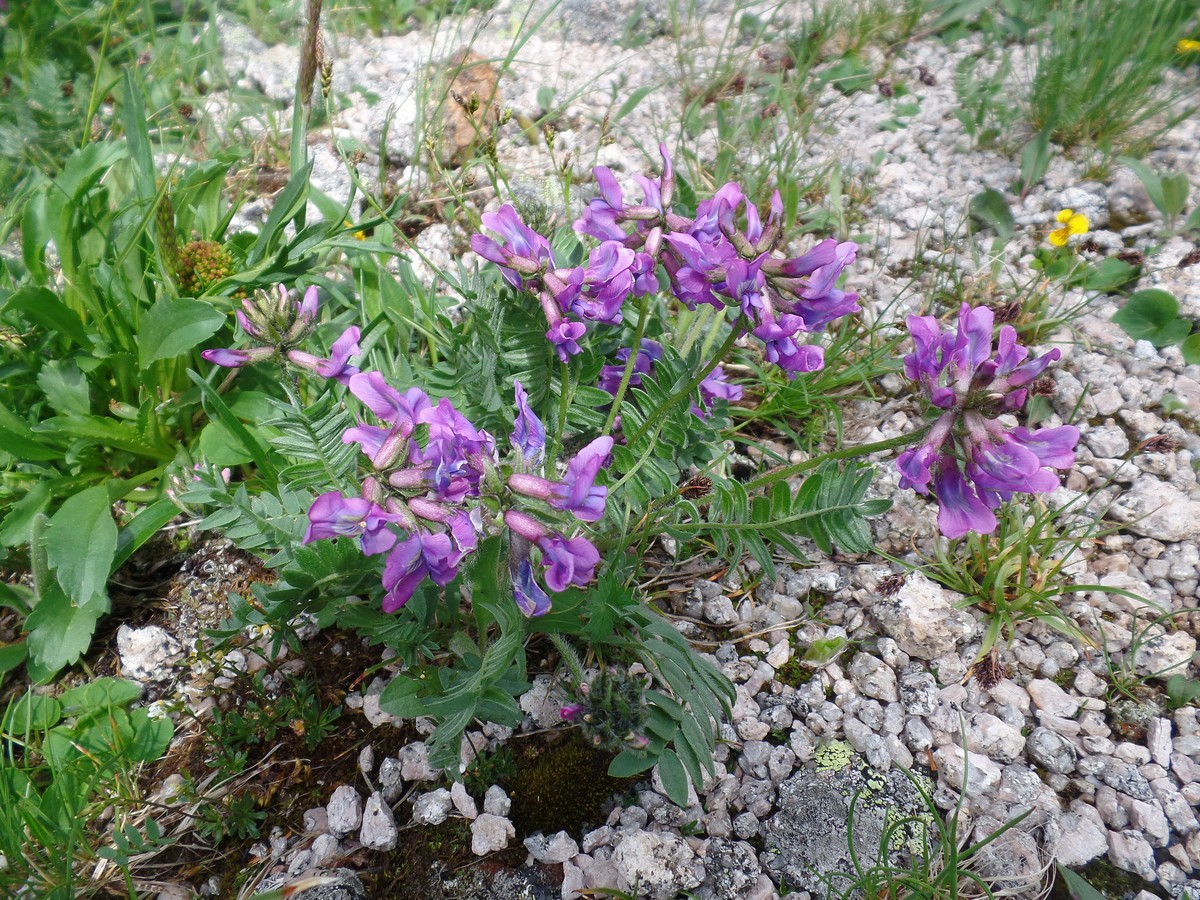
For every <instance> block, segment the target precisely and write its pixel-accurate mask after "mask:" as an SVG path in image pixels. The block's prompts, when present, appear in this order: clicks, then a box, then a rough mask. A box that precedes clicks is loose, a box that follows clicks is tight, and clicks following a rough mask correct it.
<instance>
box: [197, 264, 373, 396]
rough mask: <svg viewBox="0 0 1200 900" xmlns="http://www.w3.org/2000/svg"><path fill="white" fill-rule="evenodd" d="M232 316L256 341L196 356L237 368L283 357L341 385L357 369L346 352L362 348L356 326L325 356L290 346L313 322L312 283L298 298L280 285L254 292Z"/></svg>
mask: <svg viewBox="0 0 1200 900" xmlns="http://www.w3.org/2000/svg"><path fill="white" fill-rule="evenodd" d="M234 315H235V316H236V317H237V320H238V324H239V325H241V326H242V331H244V332H245V333H246V336H247V337H249V338H251V339H252V340H253V341H254V342H255V343H257V344H258V345H259V346H257V347H250V348H248V349H244V350H239V349H234V348H221V349H219V350H205V351H204V352H202V353H201V354H200V355H201V356H202V357H203V358H204V359H205V360H207V361H208V362H210V363H212V364H213V365H216V366H224V367H225V368H228V369H239V368H241V367H242V366H248V365H253V364H254V363H260V362H266V361H267V360H269V359H276V358H278V357H283V358H285V359H287V361H288V362H290V363H292V365H294V366H298V367H299V368H301V369H306V370H307V371H309V372H313V373H315V374H317V375H320V376H321V377H322V378H332V379H334V380H336V381H338V382H340V383H342V384H348V383H349V381H350V376H352V375H354V374H356V373H357V372H358V368H357V367H356V366H352V365H350V357H352V356H358V355H359V353H361V352H362V351H361V349H360V348H359V346H358V339H359V337H360V336H361V335H360V332H359V330H358V326H357V325H352V326H350V327H349V328H347V329H346V330H345V331H343V332H342V334H341V336H340V337H339V338H338V339H337V340H336V341H334V342H333V347H332V348H331V349H330V357H329V359H322V358H320V357H317V356H313V355H312V354H311V353H305V352H303V351H302V350H296V349H294V348H295V346H296V345H297V344H299V343H300V342H301V341H303V340H304V339H305V338H307V337H308V336H309V335H310V334H311V333H312V330H313V328H314V327H315V326H316V323H317V289H316V287H310V288H309V289H308V290H307V291H305V292H304V296H303V298H302V299H299V300H297V299H295V298H294V297H293V296H292V295H291V294H290V293H289V292H288V290H287V288H285V287H284V286H283V285H282V284H280V285H277V286H276V288H275V295H274V296H272V295H271V294H270V293H269V292H267V291H261V290H260V291H255V297H254V299H253V300H243V301H242V308H241V309H239V310H235V311H234Z"/></svg>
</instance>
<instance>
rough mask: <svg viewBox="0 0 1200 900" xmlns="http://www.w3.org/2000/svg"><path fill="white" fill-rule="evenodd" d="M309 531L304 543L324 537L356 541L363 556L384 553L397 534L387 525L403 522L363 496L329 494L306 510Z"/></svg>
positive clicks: (401, 518) (323, 495)
mask: <svg viewBox="0 0 1200 900" xmlns="http://www.w3.org/2000/svg"><path fill="white" fill-rule="evenodd" d="M308 521H309V525H308V530H307V531H306V532H305V533H304V543H306V544H309V543H312V542H313V541H318V540H321V539H323V538H336V537H352V538H357V539H358V541H359V544H360V546H361V547H362V551H363V553H365V554H366V555H367V556H374V555H375V554H376V553H384V552H386V551H388V550H390V549H391V548H392V546H393V545H394V544H395V543H396V535H395V533H394V532H393V531H391V530H390V529H389V528H388V527H387V526H388V524H389V523H392V522H402V521H403V517H402V516H398V515H394V514H392V513H389V512H386V511H385V510H383V509H381V508H380V507H378V506H376V505H375V504H374V503H372V502H371V501H370V500H365V499H363V498H362V497H343V496H342V495H341V494H339V493H338V492H337V491H329V492H328V493H325V494H322V495H321V496H320V497H318V498H317V499H316V500H314V501H313V505H312V506H311V507H310V508H309V510H308Z"/></svg>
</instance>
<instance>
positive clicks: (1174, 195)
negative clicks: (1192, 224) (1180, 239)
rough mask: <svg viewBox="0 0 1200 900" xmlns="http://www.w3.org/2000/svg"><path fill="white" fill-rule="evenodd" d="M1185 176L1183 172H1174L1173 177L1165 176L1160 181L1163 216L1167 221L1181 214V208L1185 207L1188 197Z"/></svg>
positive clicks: (1187, 185)
mask: <svg viewBox="0 0 1200 900" xmlns="http://www.w3.org/2000/svg"><path fill="white" fill-rule="evenodd" d="M1189 187H1190V185H1189V184H1188V179H1187V175H1185V174H1184V173H1183V172H1176V173H1175V174H1174V175H1167V176H1164V177H1163V180H1162V194H1163V205H1162V212H1163V215H1164V216H1165V217H1166V218H1168V219H1173V218H1175V216H1177V215H1179V214H1180V213H1181V212H1183V208H1184V207H1185V206H1187V197H1188V188H1189Z"/></svg>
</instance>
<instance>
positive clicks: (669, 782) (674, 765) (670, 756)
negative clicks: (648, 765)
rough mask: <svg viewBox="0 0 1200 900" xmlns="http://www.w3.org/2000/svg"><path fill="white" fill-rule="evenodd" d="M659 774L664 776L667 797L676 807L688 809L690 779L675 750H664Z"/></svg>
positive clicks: (659, 765)
mask: <svg viewBox="0 0 1200 900" xmlns="http://www.w3.org/2000/svg"><path fill="white" fill-rule="evenodd" d="M658 774H659V775H661V776H662V783H663V788H664V789H666V792H667V797H669V798H670V800H671V802H672V803H674V804H675V805H676V806H679V807H683V808H686V807H687V800H688V777H687V771H686V770H685V769H684V768H683V763H682V762H680V761H679V757H678V756H677V755H676V754H675V751H674V750H664V751H663V752H662V756H660V757H659V758H658Z"/></svg>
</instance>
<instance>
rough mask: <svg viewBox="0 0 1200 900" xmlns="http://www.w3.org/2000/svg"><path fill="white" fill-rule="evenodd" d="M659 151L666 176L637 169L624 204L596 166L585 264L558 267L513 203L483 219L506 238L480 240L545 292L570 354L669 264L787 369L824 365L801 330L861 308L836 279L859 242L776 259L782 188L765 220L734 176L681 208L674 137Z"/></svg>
mask: <svg viewBox="0 0 1200 900" xmlns="http://www.w3.org/2000/svg"><path fill="white" fill-rule="evenodd" d="M659 151H660V153H661V154H662V158H663V174H662V176H661V177H660V178H659V179H657V180H651V179H648V178H645V177H643V176H637V181H638V183H639V185H640V186H641V189H642V201H641V202H640V203H637V204H626V202H625V197H624V194H623V192H622V190H621V187H620V185H619V184H618V183H617V180H616V177H615V176H614V175H613V173H612V172H611V171H610V170H609V169H607V168H605V167H603V166H600V167H597V168H596V169H594V170H593V174H594V176H595V178H596V183H597V185H598V187H599V190H600V196H599V197H597V198H596V199H594V200H592V201H591V202H590V203H589V204H588V207H587V209H586V210H585V211H584V213H583V215H582V216H581V217H580V219H579V220H578V221H577V222H576V223H575V230H576V231H577V232H578V233H579V234H586V235H589V236H591V237H593V238H596V239H597V240H598V241H600V244H599V246H597V247H596V248H595V249H593V250H592V251H591V254H590V255H589V257H588V262H587V264H586V265H583V266H576V267H574V268H562V267H559V265H558V262H557V260H556V259H555V257H554V252H553V250H552V249H551V247H550V242H549V241H548V240H547V239H546V238H544V237H542V236H541V235H539V234H537V233H536V232H534V231H533V230H532V229H531V228H529V227H528V226H527V225H526V224H525V223H524V222H522V221H521V219H520V217H519V216H518V215H517V212H516V210H514V209H513V208H512V207H511V206H507V205H506V206H503V207H501V208H500V209H499V210H498V211H496V212H493V213H487V214H485V215H484V216H483V224H484V225H485V226H486V227H487V228H488V229H490V230H491V231H493V232H495V233H496V234H497V235H499V236H500V237H501V238H502V242H501V241H496V240H495V239H493V238H490V237H487V236H485V235H482V234H477V235H475V236H474V237H472V239H471V248H472V249H473V250H474V251H475V252H476V253H477V254H478V255H479V256H481V257H483V258H484V259H486V260H488V261H490V262H493V263H495V264H496V265H498V266H500V269H501V272H502V273H503V275H504V277H505V279H506V280H507V281H508V282H509V283H510V284H511V285H513V287H515V288H517V289H518V290H521V291H527V292H529V293H533V294H535V295H536V296H537V297H538V300H539V302H540V304H541V307H542V310H543V311H544V313H545V315H546V321H547V323H548V326H549V327H548V329H547V331H546V337H547V339H548V340H550V341H551V342H552V343H553V344H554V345H555V349H556V350H557V352H558V355H559V357H560V358H561V359H562V360H564V361H565V360H566V359H568V358H569V357H570V356H572V355H574V354H576V353H578V352H580V345H579V340H580V338H582V337H583V335H584V333H585V332H586V330H587V328H588V326H589V325H590V324H591V323H594V322H600V323H605V324H610V325H615V324H619V323H620V322H621V321H622V312H621V307H622V305H623V304H624V302H625V300H626V299H627V298H629V297H639V296H643V295H645V294H648V293H652V292H655V291H657V290H658V277H657V272H658V270H659V267H660V266H661V269H662V270H663V271H664V272H665V273H666V275H667V277H668V279H669V281H670V285H671V291H672V293H674V295H675V296H676V297H677V298H678V299H679V300H680V301H682V302H683V303H684V304H685V305H686V306H688V308H690V309H694V308H695V307H696V306H697V305H699V304H701V303H705V304H710V305H712V306H716V307H718V308H720V309H725V308H730V309H732V310H736V312H735V315H737V316H739V317H740V318H741V320H742V323H743V325H744V327H745V328H746V330H747V331H750V332H751V333H753V334H754V335H755V336H756V337H757V338H759V339H760V340H761V341H762V342H763V345H764V353H765V355H766V358H767V360H768V361H769V362H772V363H775V364H776V365H778V366H780V367H781V368H782V369H784V371H785V372H787V373H788V375H789V377H794V376H795V375H796V373H798V372H811V371H815V370H817V369H820V368H821V367H822V366H823V365H824V357H823V353H822V350H821V348H820V347H819V346H815V345H810V344H808V343H806V342H805V341H804V340H803V339H801V338H800V337H799V336H800V335H801V334H804V333H813V332H820V331H823V330H824V329H825V327H826V326H827V325H828V324H829V323H830V322H832V321H833V320H834V319H836V318H839V317H840V316H844V315H847V314H849V313H853V312H857V311H858V305H857V303H856V301H857V299H858V298H857V295H855V294H853V293H848V292H846V291H843V290H841V289H839V288H838V287H837V286H836V283H837V280H838V278H839V276H840V275H841V273H842V271H843V270H844V269H845V268H846V266H848V265H849V264H850V263H851V262H853V261H854V258H855V254H856V253H857V250H858V247H857V245H855V244H854V243H852V242H849V241H846V242H842V243H838V242H837V241H835V240H833V239H827V240H824V241H822V242H821V243H819V244H818V245H817V246H816V247H814V248H813V249H812V250H811V251H809V252H808V253H806V254H805V255H804V256H801V257H797V258H793V259H780V258H777V257H774V256H773V255H772V253H773V251H774V249H775V248H776V246H777V244H778V243H779V240H780V225H781V222H782V219H783V201H782V199H781V198H780V195H779V192H778V191H776V192H775V194H774V195H773V197H772V199H771V204H770V213H769V216H768V219H767V222H766V224H765V225H764V224H763V222H762V219H761V217H760V216H759V212H758V209H757V208H756V207H755V206H754V205H753V204H752V203H751V202H750V200H749V199H748V198H747V197H746V196H745V194H744V193H743V192H742V190H741V188H740V187H739V186H738V185H737V184H736V183H733V182H730V183H729V184H726V185H725V186H724V187H722V188H721V189H720V190H718V191H717V193H716V194H715V195H714V196H713V197H712V198H710V199H708V200H705V201H703V202H702V203H700V204H699V206H698V207H697V208H696V214H695V216H694V217H692V218H688V217H686V216H683V215H680V214H679V213H677V212H676V211H674V210H673V209H672V207H671V199H672V197H673V196H674V192H675V173H674V170H673V169H672V167H671V160H670V158H669V157H668V156H667V151H666V147H665V146H662V145H660V146H659Z"/></svg>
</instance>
